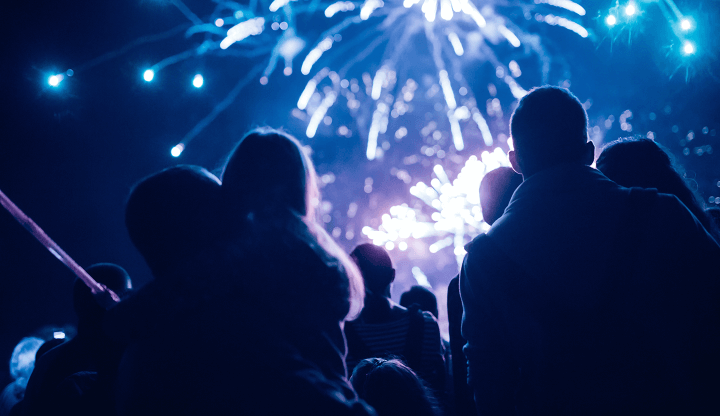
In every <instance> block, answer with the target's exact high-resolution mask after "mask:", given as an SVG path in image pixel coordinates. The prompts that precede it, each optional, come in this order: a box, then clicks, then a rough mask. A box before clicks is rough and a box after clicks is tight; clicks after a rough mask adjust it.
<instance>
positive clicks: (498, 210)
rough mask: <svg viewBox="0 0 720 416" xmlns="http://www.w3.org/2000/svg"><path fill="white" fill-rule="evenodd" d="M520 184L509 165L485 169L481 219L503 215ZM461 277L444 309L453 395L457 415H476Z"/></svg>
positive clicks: (490, 220) (490, 221)
mask: <svg viewBox="0 0 720 416" xmlns="http://www.w3.org/2000/svg"><path fill="white" fill-rule="evenodd" d="M521 183H522V175H519V174H518V173H516V172H515V171H514V170H512V168H509V167H505V166H501V167H499V168H497V169H493V170H491V171H490V172H487V173H486V174H485V176H483V179H482V181H481V182H480V189H479V192H480V209H481V210H482V214H483V220H484V221H485V222H486V223H487V224H488V225H493V224H494V223H495V221H497V219H498V218H500V217H501V216H502V215H503V212H505V208H507V206H508V204H509V203H510V198H511V197H512V195H513V192H515V189H517V187H518V186H520V184H521ZM459 281H460V277H459V275H458V276H455V277H454V278H453V279H452V280H450V284H448V295H447V308H448V327H449V332H450V348H451V351H452V357H453V360H452V375H453V392H454V393H453V394H454V396H455V411H456V413H457V414H458V415H460V416H466V415H467V416H469V415H475V414H476V410H475V401H474V400H473V393H472V391H471V389H470V386H468V383H467V360H466V359H465V353H463V347H464V346H465V338H463V336H462V333H461V331H460V325H461V323H462V315H463V305H462V299H460V284H459Z"/></svg>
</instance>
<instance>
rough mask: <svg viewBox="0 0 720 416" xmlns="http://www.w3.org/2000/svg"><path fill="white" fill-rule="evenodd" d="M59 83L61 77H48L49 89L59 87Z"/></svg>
mask: <svg viewBox="0 0 720 416" xmlns="http://www.w3.org/2000/svg"><path fill="white" fill-rule="evenodd" d="M60 81H62V75H51V76H50V77H48V84H49V85H50V86H51V87H57V86H58V85H60Z"/></svg>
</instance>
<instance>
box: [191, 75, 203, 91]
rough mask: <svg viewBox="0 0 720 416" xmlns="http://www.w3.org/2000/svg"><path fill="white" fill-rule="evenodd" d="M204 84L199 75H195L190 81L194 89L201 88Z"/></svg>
mask: <svg viewBox="0 0 720 416" xmlns="http://www.w3.org/2000/svg"><path fill="white" fill-rule="evenodd" d="M204 82H205V80H203V76H202V75H200V74H196V75H195V77H194V78H193V80H192V84H193V87H195V88H200V87H202V86H203V83H204Z"/></svg>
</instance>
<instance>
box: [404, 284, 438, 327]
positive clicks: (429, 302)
mask: <svg viewBox="0 0 720 416" xmlns="http://www.w3.org/2000/svg"><path fill="white" fill-rule="evenodd" d="M413 304H416V305H418V306H419V307H420V310H423V311H426V312H430V313H431V314H433V316H434V317H435V318H436V319H437V317H438V305H437V297H435V294H434V293H433V292H432V291H430V289H428V288H426V287H422V286H417V285H416V286H413V287H411V288H410V290H408V291H407V292H405V293H403V294H402V295H400V306H404V307H406V308H409V307H410V306H411V305H413Z"/></svg>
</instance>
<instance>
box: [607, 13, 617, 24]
mask: <svg viewBox="0 0 720 416" xmlns="http://www.w3.org/2000/svg"><path fill="white" fill-rule="evenodd" d="M605 23H607V25H608V26H615V23H617V18H616V17H615V15H612V14H611V15H608V17H606V18H605Z"/></svg>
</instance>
